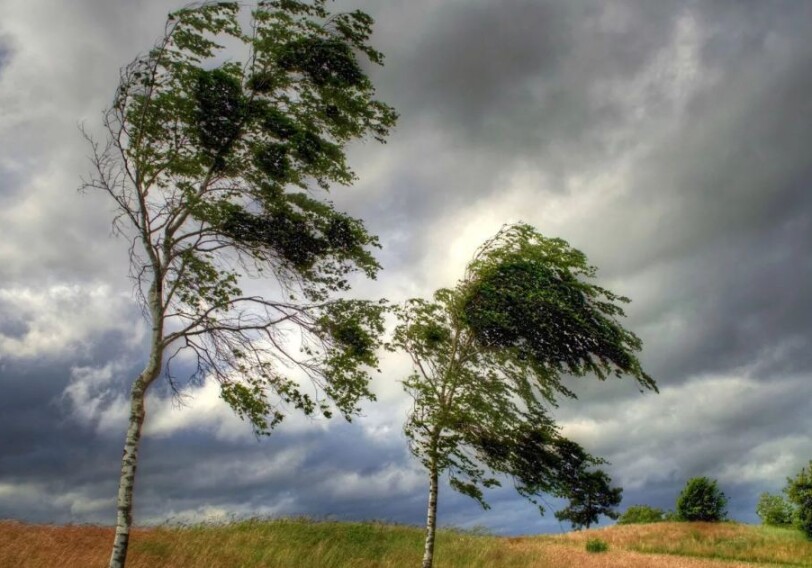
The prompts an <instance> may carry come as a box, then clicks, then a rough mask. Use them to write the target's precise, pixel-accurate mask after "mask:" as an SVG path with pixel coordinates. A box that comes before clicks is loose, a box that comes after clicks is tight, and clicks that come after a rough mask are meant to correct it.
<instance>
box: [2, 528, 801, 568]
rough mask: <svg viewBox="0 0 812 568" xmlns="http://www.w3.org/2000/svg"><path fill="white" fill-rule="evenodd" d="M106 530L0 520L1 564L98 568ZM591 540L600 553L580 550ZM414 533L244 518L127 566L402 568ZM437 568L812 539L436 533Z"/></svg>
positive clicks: (161, 538)
mask: <svg viewBox="0 0 812 568" xmlns="http://www.w3.org/2000/svg"><path fill="white" fill-rule="evenodd" d="M112 538H113V531H112V529H110V528H105V527H93V526H43V525H27V524H22V523H17V522H10V521H0V566H2V567H15V568H35V567H36V568H40V567H48V568H50V567H59V568H92V567H95V566H98V567H103V566H106V561H107V558H108V554H109V550H110V544H111V542H112ZM590 538H600V539H602V540H604V541H605V542H607V543H608V544H609V551H608V552H604V553H588V552H586V550H585V544H586V541H587V540H588V539H590ZM422 539H423V533H422V531H421V530H420V529H418V528H414V527H406V526H396V525H385V524H378V523H336V522H313V521H307V520H278V521H246V522H237V523H232V524H229V525H224V526H196V527H184V528H169V527H162V528H151V529H139V530H136V531H135V532H134V534H133V536H132V541H131V545H130V556H129V561H128V563H127V565H128V566H129V567H130V568H156V567H170V566H171V567H177V568H192V567H195V568H198V567H205V568H259V567H264V568H297V567H302V568H305V567H306V568H311V567H313V568H350V567H352V568H401V567H407V568H408V567H410V566H415V567H416V566H419V565H420V558H421V552H422V544H423V542H422ZM437 547H438V548H437V554H436V562H435V566H436V567H437V568H479V567H481V568H486V567H487V568H491V567H500V568H519V567H521V568H542V567H544V568H581V567H583V568H599V567H600V568H638V567H640V568H642V567H657V568H660V567H661V568H717V567H718V568H734V567H748V568H752V567H753V566H809V567H812V542H809V541H807V540H805V539H804V538H803V537H802V536H801V535H800V533H797V532H795V531H791V530H782V529H766V528H762V527H753V526H748V525H738V524H733V523H724V524H703V523H658V524H652V525H626V526H616V527H610V528H606V529H597V530H591V531H583V532H579V533H569V534H566V535H558V536H533V537H495V536H482V535H474V534H468V533H464V532H458V531H440V534H439V535H438V541H437Z"/></svg>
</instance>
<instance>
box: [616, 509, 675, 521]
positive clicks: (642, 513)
mask: <svg viewBox="0 0 812 568" xmlns="http://www.w3.org/2000/svg"><path fill="white" fill-rule="evenodd" d="M664 517H665V512H664V511H663V510H662V509H658V508H657V507H650V506H648V505H632V506H631V507H629V508H627V509H626V510H625V511H624V512H623V514H621V515H620V517H619V518H618V521H617V524H619V525H636V524H645V523H659V522H662V521H664V520H665V518H664Z"/></svg>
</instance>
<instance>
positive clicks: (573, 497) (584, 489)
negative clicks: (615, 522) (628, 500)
mask: <svg viewBox="0 0 812 568" xmlns="http://www.w3.org/2000/svg"><path fill="white" fill-rule="evenodd" d="M610 484H611V479H610V478H609V476H608V475H607V474H606V473H605V472H604V471H601V470H597V471H586V470H579V471H578V472H577V474H576V475H575V476H573V478H572V479H571V480H569V481H568V482H567V487H566V491H565V492H564V494H565V495H566V497H567V498H568V499H569V505H568V506H567V507H565V508H564V509H562V510H560V511H556V513H555V518H556V519H558V520H559V521H569V522H570V523H571V524H572V528H574V529H576V530H578V529H580V528H582V527H586V528H589V527H590V526H591V525H593V524H595V523H597V522H598V519H599V518H600V516H601V515H605V516H607V517H609V518H610V519H617V518H618V516H619V514H618V513H617V511H615V508H616V507H617V506H618V505H620V501H621V499H622V493H623V490H622V489H621V488H619V487H612V486H611V485H610Z"/></svg>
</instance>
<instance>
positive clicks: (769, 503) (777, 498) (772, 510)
mask: <svg viewBox="0 0 812 568" xmlns="http://www.w3.org/2000/svg"><path fill="white" fill-rule="evenodd" d="M756 514H757V515H758V516H759V518H760V519H761V522H762V523H763V524H765V525H769V526H772V527H783V526H787V525H791V524H792V505H790V504H789V503H788V502H787V500H786V499H784V497H782V496H781V495H770V494H769V493H762V494H761V496H760V497H759V498H758V504H757V505H756Z"/></svg>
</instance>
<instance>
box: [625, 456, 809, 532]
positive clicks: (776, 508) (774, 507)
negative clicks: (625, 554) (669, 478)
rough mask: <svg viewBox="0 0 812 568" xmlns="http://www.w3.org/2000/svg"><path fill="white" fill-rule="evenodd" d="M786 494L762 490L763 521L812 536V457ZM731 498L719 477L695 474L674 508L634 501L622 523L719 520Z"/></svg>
mask: <svg viewBox="0 0 812 568" xmlns="http://www.w3.org/2000/svg"><path fill="white" fill-rule="evenodd" d="M783 493H784V495H780V494H770V493H762V494H761V495H760V496H759V499H758V503H757V504H756V514H757V515H758V517H759V518H760V519H761V522H762V523H763V524H764V525H767V526H773V527H794V528H797V529H798V530H800V531H802V532H803V533H804V534H805V535H806V536H807V538H809V539H812V461H810V462H809V464H808V465H807V466H806V467H803V468H801V471H800V472H798V474H797V475H796V476H795V477H790V478H787V484H786V486H785V487H784V491H783ZM727 503H728V499H727V497H726V496H725V494H724V493H723V492H722V491H721V490H720V489H719V487H718V484H717V482H716V480H713V479H710V478H708V477H695V478H692V479H690V480H688V482H687V483H686V485H685V488H684V489H683V490H682V491H681V492H680V494H679V497H678V498H677V501H676V508H675V510H674V511H665V510H663V509H659V508H657V507H651V506H649V505H632V506H630V507H628V508H627V509H626V510H625V511H624V512H623V513H622V514H621V515H620V516H619V518H618V524H621V525H625V524H641V523H658V522H662V521H705V522H719V521H723V520H725V519H726V518H727V508H726V507H727Z"/></svg>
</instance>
